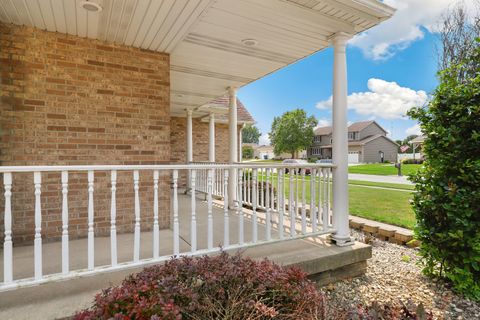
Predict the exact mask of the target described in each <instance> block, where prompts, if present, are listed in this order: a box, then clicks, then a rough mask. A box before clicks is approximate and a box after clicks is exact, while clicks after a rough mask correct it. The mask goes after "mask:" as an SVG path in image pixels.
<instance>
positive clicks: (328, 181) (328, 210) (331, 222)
mask: <svg viewBox="0 0 480 320" xmlns="http://www.w3.org/2000/svg"><path fill="white" fill-rule="evenodd" d="M325 171H326V172H327V185H326V187H327V199H326V200H325V201H326V207H327V212H328V216H329V217H330V219H329V220H328V221H329V225H331V224H333V217H332V214H331V212H330V168H326V169H325Z"/></svg>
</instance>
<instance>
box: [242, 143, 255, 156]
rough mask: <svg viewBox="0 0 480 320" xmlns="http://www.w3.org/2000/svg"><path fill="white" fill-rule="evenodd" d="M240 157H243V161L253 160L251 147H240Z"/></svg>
mask: <svg viewBox="0 0 480 320" xmlns="http://www.w3.org/2000/svg"><path fill="white" fill-rule="evenodd" d="M242 156H243V159H252V158H253V147H251V146H243V147H242Z"/></svg>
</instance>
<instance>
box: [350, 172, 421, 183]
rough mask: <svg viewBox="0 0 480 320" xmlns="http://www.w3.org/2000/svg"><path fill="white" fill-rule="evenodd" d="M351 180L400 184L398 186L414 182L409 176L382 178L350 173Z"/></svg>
mask: <svg viewBox="0 0 480 320" xmlns="http://www.w3.org/2000/svg"><path fill="white" fill-rule="evenodd" d="M348 179H349V180H361V181H371V182H384V183H398V184H410V185H413V183H412V182H410V181H408V179H407V176H401V177H399V176H380V175H374V174H360V173H349V174H348Z"/></svg>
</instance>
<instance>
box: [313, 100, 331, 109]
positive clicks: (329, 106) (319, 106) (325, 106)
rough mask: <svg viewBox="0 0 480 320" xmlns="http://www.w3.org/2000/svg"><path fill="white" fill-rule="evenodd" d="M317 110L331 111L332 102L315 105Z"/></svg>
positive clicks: (326, 101) (325, 101)
mask: <svg viewBox="0 0 480 320" xmlns="http://www.w3.org/2000/svg"><path fill="white" fill-rule="evenodd" d="M315 108H317V109H319V110H328V109H331V108H332V101H330V100H323V101H320V102H317V104H316V105H315Z"/></svg>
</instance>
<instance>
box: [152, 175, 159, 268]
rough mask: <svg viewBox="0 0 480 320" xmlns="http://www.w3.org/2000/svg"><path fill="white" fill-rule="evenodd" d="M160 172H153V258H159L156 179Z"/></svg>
mask: <svg viewBox="0 0 480 320" xmlns="http://www.w3.org/2000/svg"><path fill="white" fill-rule="evenodd" d="M159 177H160V172H159V171H158V170H155V171H153V258H154V259H156V258H158V256H159V251H160V247H159V245H160V243H159V241H160V227H159V225H158V179H159Z"/></svg>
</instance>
